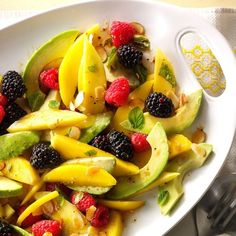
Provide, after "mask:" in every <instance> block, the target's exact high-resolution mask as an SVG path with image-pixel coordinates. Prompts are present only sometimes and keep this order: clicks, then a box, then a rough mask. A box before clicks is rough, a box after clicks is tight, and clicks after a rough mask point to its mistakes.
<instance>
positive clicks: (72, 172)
mask: <svg viewBox="0 0 236 236" xmlns="http://www.w3.org/2000/svg"><path fill="white" fill-rule="evenodd" d="M43 180H44V181H45V182H58V181H59V182H63V183H67V184H78V185H80V186H98V187H109V186H113V185H115V184H116V179H115V178H114V177H113V176H112V175H111V174H109V173H108V172H107V171H105V170H104V169H102V168H97V167H88V166H85V165H81V164H71V165H61V166H59V167H57V168H55V169H53V170H51V171H50V172H48V173H47V174H46V175H45V176H44V178H43Z"/></svg>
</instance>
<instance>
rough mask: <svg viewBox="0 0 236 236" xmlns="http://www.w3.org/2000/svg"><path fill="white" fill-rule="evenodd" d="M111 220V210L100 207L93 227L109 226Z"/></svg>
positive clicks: (92, 222)
mask: <svg viewBox="0 0 236 236" xmlns="http://www.w3.org/2000/svg"><path fill="white" fill-rule="evenodd" d="M109 218H110V213H109V209H108V208H107V207H105V206H103V205H98V206H97V209H96V211H95V212H94V215H93V218H92V220H91V225H92V226H94V227H103V226H105V225H107V224H108V222H109Z"/></svg>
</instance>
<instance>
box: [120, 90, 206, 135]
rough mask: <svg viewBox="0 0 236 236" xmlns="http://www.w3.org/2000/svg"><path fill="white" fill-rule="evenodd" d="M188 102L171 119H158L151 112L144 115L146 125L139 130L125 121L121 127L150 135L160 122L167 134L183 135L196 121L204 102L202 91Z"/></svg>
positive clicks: (192, 96)
mask: <svg viewBox="0 0 236 236" xmlns="http://www.w3.org/2000/svg"><path fill="white" fill-rule="evenodd" d="M187 99H188V102H187V103H186V104H185V105H183V106H182V107H180V108H179V109H178V110H177V111H176V114H175V115H174V116H172V117H170V118H158V117H155V116H152V115H150V113H149V112H145V113H144V119H145V122H144V125H143V126H142V127H141V128H139V129H134V128H133V127H132V125H131V123H130V122H129V120H125V121H123V122H121V126H123V127H124V128H125V129H127V130H130V131H135V132H140V133H145V134H148V133H149V132H150V131H151V129H152V128H153V126H154V125H155V124H156V122H160V123H161V124H162V125H163V127H164V129H165V131H166V133H167V134H169V133H181V132H182V131H183V130H185V129H186V128H188V127H189V126H190V125H191V124H192V123H193V122H194V120H195V119H196V117H197V114H198V111H199V108H200V106H201V101H202V90H201V89H200V90H197V91H195V92H194V93H192V94H190V95H189V96H188V98H187Z"/></svg>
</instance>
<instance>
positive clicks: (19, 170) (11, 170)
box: [2, 157, 40, 185]
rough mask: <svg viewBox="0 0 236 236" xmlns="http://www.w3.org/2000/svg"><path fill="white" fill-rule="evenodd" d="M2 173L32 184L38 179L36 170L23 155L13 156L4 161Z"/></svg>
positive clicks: (10, 177)
mask: <svg viewBox="0 0 236 236" xmlns="http://www.w3.org/2000/svg"><path fill="white" fill-rule="evenodd" d="M4 166H5V167H4V169H2V173H3V175H4V176H6V177H8V178H9V179H14V180H16V181H19V182H21V183H25V184H29V185H34V184H37V183H38V182H39V181H40V177H39V175H38V173H37V171H36V170H35V169H34V168H33V167H32V166H31V164H30V162H29V161H28V160H26V159H25V158H23V157H14V158H11V159H9V160H6V161H4Z"/></svg>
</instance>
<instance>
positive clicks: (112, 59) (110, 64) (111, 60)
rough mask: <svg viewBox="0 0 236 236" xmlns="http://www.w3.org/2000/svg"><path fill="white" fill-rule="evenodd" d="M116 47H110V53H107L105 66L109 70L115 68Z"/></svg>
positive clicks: (116, 59)
mask: <svg viewBox="0 0 236 236" xmlns="http://www.w3.org/2000/svg"><path fill="white" fill-rule="evenodd" d="M117 62H118V57H117V49H116V47H112V49H111V52H110V54H109V55H108V61H107V67H108V69H109V70H111V69H113V70H115V69H116V68H117Z"/></svg>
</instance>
